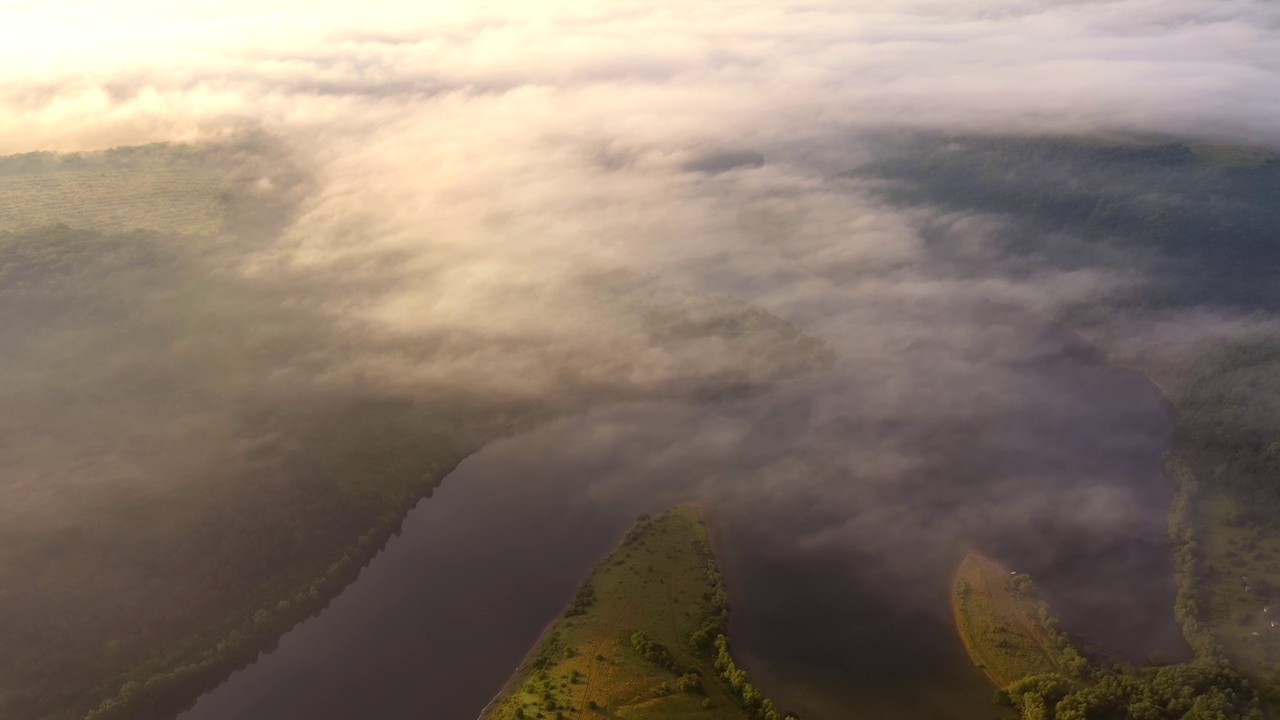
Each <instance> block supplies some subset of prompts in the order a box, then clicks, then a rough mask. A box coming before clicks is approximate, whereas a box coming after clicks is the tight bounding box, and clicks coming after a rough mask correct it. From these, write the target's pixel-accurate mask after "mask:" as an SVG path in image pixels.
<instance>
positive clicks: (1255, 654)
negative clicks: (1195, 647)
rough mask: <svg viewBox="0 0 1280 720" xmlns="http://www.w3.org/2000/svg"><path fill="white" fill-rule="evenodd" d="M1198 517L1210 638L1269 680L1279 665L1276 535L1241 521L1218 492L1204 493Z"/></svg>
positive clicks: (1279, 574) (1279, 545)
mask: <svg viewBox="0 0 1280 720" xmlns="http://www.w3.org/2000/svg"><path fill="white" fill-rule="evenodd" d="M1199 519H1200V521H1201V523H1200V529H1201V532H1200V533H1199V534H1200V536H1201V538H1202V540H1201V544H1200V550H1201V553H1202V558H1203V562H1204V564H1205V566H1206V567H1205V572H1204V573H1202V575H1203V588H1204V593H1205V597H1206V599H1207V601H1208V603H1207V604H1208V615H1207V618H1208V621H1209V624H1210V629H1211V631H1212V632H1213V635H1214V638H1215V639H1216V640H1217V641H1218V643H1219V644H1220V645H1221V646H1222V649H1223V652H1224V653H1225V654H1226V655H1227V657H1229V658H1230V659H1231V660H1232V662H1234V663H1236V664H1237V665H1238V666H1239V668H1240V669H1241V670H1242V671H1243V672H1245V673H1246V674H1248V675H1250V676H1252V677H1264V678H1267V679H1269V680H1272V679H1274V674H1275V672H1276V669H1277V667H1278V664H1280V537H1278V536H1277V535H1276V533H1275V532H1267V530H1266V529H1264V528H1262V527H1259V526H1256V525H1252V524H1249V523H1248V522H1246V521H1245V520H1244V519H1243V518H1242V514H1241V512H1240V510H1239V508H1238V507H1237V503H1236V501H1234V500H1233V499H1232V498H1231V497H1229V496H1227V495H1225V494H1223V493H1212V494H1206V496H1205V497H1204V498H1203V500H1202V503H1201V506H1200V513H1199Z"/></svg>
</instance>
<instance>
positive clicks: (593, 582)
mask: <svg viewBox="0 0 1280 720" xmlns="http://www.w3.org/2000/svg"><path fill="white" fill-rule="evenodd" d="M727 613H728V597H727V595H726V594H725V590H724V584H723V580H722V578H721V576H720V572H719V569H718V568H717V566H716V563H715V556H714V555H713V553H712V551H711V546H710V544H709V537H708V534H707V530H706V527H705V525H704V524H703V522H702V520H701V517H700V516H699V513H698V510H697V509H696V508H695V507H693V506H691V505H681V506H678V507H676V508H673V509H671V510H668V511H667V512H665V513H663V514H661V515H658V516H657V517H655V518H647V517H643V516H642V518H641V519H640V520H639V521H638V522H637V523H636V525H635V526H634V527H633V528H632V529H631V530H630V531H628V532H627V534H626V536H625V537H624V539H623V541H622V542H621V544H620V545H619V546H618V547H617V548H616V549H615V550H614V551H613V552H612V553H611V554H610V555H609V556H608V557H606V558H605V559H604V560H603V561H601V562H600V563H599V564H598V565H597V566H596V568H595V569H594V570H593V571H592V573H591V574H590V575H589V576H588V578H587V580H586V581H585V582H584V583H583V584H582V586H581V588H580V589H579V591H578V594H577V595H576V596H575V599H574V600H573V602H572V603H571V604H570V606H569V608H568V609H567V610H566V611H565V613H564V616H563V617H562V618H561V619H560V620H558V621H556V622H555V623H553V624H552V625H551V626H550V627H549V628H548V629H547V631H546V632H545V633H544V634H543V636H542V638H541V639H540V640H539V641H538V643H537V644H536V645H535V647H534V649H533V651H532V652H531V653H530V655H529V656H528V658H527V659H526V660H525V662H524V663H523V664H522V665H521V667H520V668H519V669H518V670H517V671H516V673H515V674H514V676H513V677H512V679H511V681H510V682H509V683H508V684H507V686H506V688H504V690H503V692H502V693H500V695H499V697H498V698H497V699H495V701H494V702H492V703H490V705H489V707H487V708H486V709H485V711H484V712H483V713H482V714H481V718H483V719H484V720H521V719H523V718H532V717H540V716H541V717H565V716H566V715H572V716H573V717H591V716H593V715H595V714H599V715H600V716H602V717H609V716H614V715H626V714H628V713H637V712H643V713H644V716H645V717H646V718H655V719H662V718H679V717H687V716H697V717H706V718H723V719H725V720H742V719H744V718H751V717H763V718H769V719H770V720H779V719H780V718H782V717H783V715H782V714H781V713H779V712H778V710H777V709H776V708H775V707H774V706H773V703H772V702H771V701H769V700H768V699H766V698H764V697H763V696H762V695H761V693H760V692H759V691H758V690H757V689H756V688H755V687H754V686H752V685H751V684H750V683H748V682H747V680H746V674H745V673H744V672H742V671H741V670H740V669H738V668H737V667H736V665H735V663H734V662H733V660H732V657H731V656H730V655H729V652H728V640H727V638H726V637H725V635H724V627H725V621H726V620H727Z"/></svg>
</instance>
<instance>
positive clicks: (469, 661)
mask: <svg viewBox="0 0 1280 720" xmlns="http://www.w3.org/2000/svg"><path fill="white" fill-rule="evenodd" d="M1015 330H1016V331H1015V332H1012V333H1011V334H1010V335H1009V336H1010V337H1014V338H1017V339H1016V341H1013V342H1011V343H1010V346H1009V347H1004V348H1002V349H1001V351H1000V353H999V356H998V362H995V363H994V364H996V365H998V366H999V367H1000V372H999V373H998V374H997V375H996V376H988V375H985V374H984V375H972V376H964V375H963V373H960V374H955V373H953V374H951V375H949V376H947V377H945V378H942V380H944V381H945V382H942V381H931V380H929V379H928V378H922V380H921V387H919V388H901V389H894V390H893V392H886V390H885V389H884V388H882V387H879V386H877V385H876V383H875V380H874V378H871V379H869V378H868V377H867V373H866V372H864V371H863V370H864V368H860V367H858V366H856V365H847V364H846V365H841V366H840V367H837V368H835V369H833V370H832V371H831V372H830V373H828V374H827V375H824V376H823V377H819V378H814V379H811V380H808V381H804V382H798V383H792V384H789V385H786V386H784V387H779V388H777V389H776V390H774V391H771V392H769V393H767V394H764V395H761V396H757V397H751V398H743V399H737V400H731V401H725V402H718V403H703V404H687V403H678V402H654V403H636V404H630V405H623V406H618V407H613V408H608V409H604V410H599V411H595V412H591V413H587V414H584V415H581V416H577V417H571V418H565V419H562V420H559V421H556V422H552V423H549V424H547V425H545V426H543V427H541V428H538V429H536V430H534V431H532V432H529V433H526V434H523V435H520V436H517V437H513V438H509V439H505V440H501V441H499V442H495V443H493V444H491V445H489V446H487V447H486V448H484V449H483V450H482V451H480V452H478V453H476V454H475V455H473V456H472V457H470V458H468V459H467V460H466V461H464V462H463V463H462V464H461V465H460V466H459V467H458V468H457V469H456V470H455V471H454V472H453V473H452V474H451V475H450V476H449V477H448V478H446V479H445V481H444V483H443V484H442V485H441V486H440V487H439V488H438V489H437V490H436V492H435V493H434V495H433V496H432V497H431V498H428V499H424V500H423V501H422V502H420V503H419V504H418V506H417V507H416V508H415V509H414V510H413V511H412V512H411V513H410V514H409V516H408V518H407V519H406V521H405V524H404V528H403V532H402V533H401V534H400V536H399V537H397V538H395V539H393V540H392V541H391V542H390V543H389V544H388V545H387V547H386V549H385V550H384V551H383V552H382V553H380V554H379V555H378V556H377V557H376V558H375V559H374V560H373V561H372V562H371V563H370V564H369V565H368V567H366V568H365V569H364V571H363V572H362V573H361V575H360V577H359V579H358V580H357V581H356V582H355V583H353V584H352V585H351V586H350V587H348V588H347V589H346V590H345V591H344V592H343V593H342V594H341V595H339V596H338V597H337V598H335V599H334V600H333V602H332V603H331V604H330V605H329V606H328V607H327V608H326V609H325V610H324V611H323V612H322V613H320V614H319V615H317V616H315V617H313V618H311V619H310V620H308V621H306V622H304V623H302V624H301V625H299V626H298V627H297V628H295V629H294V630H293V631H291V632H290V633H288V634H287V635H286V636H285V637H284V638H283V639H282V640H281V642H280V643H279V646H278V647H277V648H276V649H274V650H273V651H272V652H270V653H268V654H265V655H264V656H263V657H261V658H260V659H259V661H258V662H257V663H256V664H254V665H252V666H250V667H248V668H246V669H244V670H242V671H240V672H238V673H236V674H235V675H234V676H233V677H232V678H231V679H230V680H229V681H227V682H226V683H224V684H223V685H222V686H220V687H219V688H217V689H215V690H214V691H212V692H210V693H208V694H206V695H205V696H204V697H202V698H201V699H200V700H199V702H198V703H197V704H196V705H195V706H194V707H193V708H192V709H190V710H189V711H187V712H186V713H184V714H183V715H182V716H181V718H182V720H228V719H231V718H235V719H236V720H302V719H303V718H305V719H306V720H340V719H341V720H348V719H351V718H378V719H379V720H399V719H402V718H403V719H405V720H407V719H408V718H430V719H431V720H473V718H474V717H475V716H476V714H477V713H478V712H479V711H480V709H481V708H482V707H483V706H484V705H485V704H486V703H487V702H488V701H489V700H490V699H491V697H492V696H493V694H494V693H495V692H496V691H497V690H498V689H499V688H500V687H501V686H502V684H503V683H504V682H505V680H506V679H507V677H508V676H509V675H510V674H511V672H512V671H513V670H514V669H515V668H516V667H517V666H518V664H519V663H520V661H521V659H522V657H523V656H524V655H525V653H526V652H527V651H528V649H529V648H530V647H531V646H532V644H533V642H534V641H535V639H536V638H537V636H538V635H539V633H540V632H541V631H542V629H543V628H544V627H545V626H546V625H547V623H548V622H550V621H551V620H552V619H554V618H555V617H556V616H557V615H558V614H559V613H560V611H561V610H562V609H563V607H564V606H565V605H566V604H567V602H568V601H569V599H570V598H571V597H572V596H573V594H574V592H575V590H576V587H577V585H578V583H579V582H580V580H581V578H582V577H583V576H584V575H585V573H586V572H587V570H588V569H589V568H590V567H591V566H592V565H593V564H594V563H595V562H596V561H597V560H598V559H599V558H600V557H601V556H603V555H604V554H606V553H607V552H608V551H609V549H610V548H611V547H612V546H613V544H614V543H615V542H616V540H617V539H618V537H619V536H620V535H621V533H622V532H623V531H624V530H625V528H626V527H627V526H629V524H630V523H631V521H632V519H633V518H634V517H635V516H636V515H637V514H638V513H640V512H652V511H655V510H660V509H662V508H664V507H666V506H669V505H671V504H674V503H676V502H680V501H683V500H689V499H692V500H696V501H698V502H699V503H700V504H701V505H702V506H703V508H704V509H705V512H706V513H707V516H708V520H709V524H710V526H711V528H712V531H713V537H714V541H715V544H716V547H717V550H718V552H719V554H720V557H721V561H722V565H723V568H724V571H725V574H726V580H727V583H728V589H729V592H730V597H731V598H732V600H733V616H732V620H731V636H732V641H733V644H734V649H735V654H737V655H738V656H739V657H740V660H741V664H742V666H743V667H744V668H745V669H747V670H748V672H749V673H750V674H751V675H752V677H753V678H754V680H755V682H756V684H758V685H759V686H761V687H762V689H763V690H764V691H765V692H766V694H768V695H770V696H772V697H774V698H775V700H777V701H778V704H779V705H780V706H781V707H783V708H788V709H796V710H799V711H801V712H802V713H803V715H804V717H805V718H806V720H843V719H844V718H856V717H875V718H890V719H891V720H892V719H897V718H902V719H903V720H906V719H907V718H921V717H930V718H939V719H941V720H970V719H976V718H990V717H992V716H993V715H994V714H995V713H996V708H995V707H994V706H993V705H992V702H991V696H992V690H991V688H990V687H989V685H988V684H987V682H986V680H985V679H984V678H983V677H982V676H981V674H980V673H979V672H978V671H977V670H976V669H974V668H973V667H972V666H971V665H970V664H969V662H968V659H967V656H966V655H965V653H964V650H963V648H962V647H961V645H960V643H959V640H958V639H957V637H956V635H955V631H954V629H953V627H952V625H951V621H950V615H949V610H948V606H947V594H948V591H949V582H950V578H951V573H952V571H953V570H954V566H955V563H956V562H957V561H958V560H959V558H960V557H961V556H962V555H963V553H964V551H965V549H966V548H967V547H969V546H976V547H980V548H982V549H984V550H985V551H987V552H989V553H991V554H993V555H996V556H998V557H1000V559H1001V560H1002V561H1004V562H1006V563H1008V564H1010V565H1011V566H1013V567H1016V568H1017V569H1019V570H1023V571H1027V572H1030V573H1031V574H1032V575H1033V577H1035V578H1036V580H1037V582H1038V584H1039V585H1041V587H1042V588H1043V589H1044V590H1045V592H1046V594H1047V595H1048V597H1049V599H1050V601H1051V602H1052V603H1053V605H1054V608H1055V610H1056V611H1057V613H1058V614H1059V615H1060V616H1061V618H1062V619H1063V621H1064V626H1065V627H1066V629H1068V630H1069V631H1072V632H1076V633H1079V634H1081V635H1082V636H1083V637H1085V638H1086V639H1087V640H1088V641H1090V642H1092V643H1095V644H1096V645H1098V646H1099V648H1100V649H1102V650H1104V651H1105V652H1107V653H1108V654H1111V655H1118V656H1122V657H1127V658H1130V659H1135V660H1141V659H1143V658H1145V657H1146V656H1148V655H1153V654H1154V655H1161V656H1164V657H1169V658H1178V657H1183V656H1185V654H1186V648H1185V647H1184V645H1183V644H1182V642H1181V640H1180V638H1179V636H1178V633H1177V629H1176V626H1175V625H1174V623H1173V619H1172V604H1173V585H1172V578H1171V576H1170V564H1169V552H1168V547H1167V545H1166V544H1165V537H1164V526H1165V525H1164V521H1165V512H1166V510H1167V507H1168V502H1169V499H1170V495H1171V491H1170V488H1169V486H1168V483H1167V482H1166V481H1165V479H1164V477H1163V475H1162V473H1161V470H1160V456H1161V454H1162V453H1163V451H1164V450H1165V449H1166V448H1167V446H1168V441H1169V434H1170V432H1171V418H1170V415H1169V412H1168V410H1167V408H1166V407H1165V405H1164V402H1163V400H1162V398H1161V396H1160V394H1159V392H1158V391H1157V390H1156V389H1155V388H1154V387H1153V386H1151V384H1150V383H1149V382H1147V381H1146V380H1145V378H1143V377H1142V376H1141V375H1140V374H1138V373H1134V372H1131V371H1126V370H1121V369H1118V368H1114V367H1111V366H1109V365H1108V364H1107V363H1106V362H1105V361H1104V359H1103V358H1102V357H1101V356H1100V355H1099V354H1098V353H1097V352H1095V351H1093V350H1092V349H1091V348H1089V347H1088V346H1087V345H1085V344H1084V343H1082V342H1081V341H1080V340H1079V339H1078V338H1075V337H1074V336H1072V335H1071V333H1069V332H1066V331H1064V330H1061V329H1058V328H1054V327H1048V328H1045V327H1044V326H1043V324H1040V325H1034V326H1033V325H1031V324H1029V323H1028V324H1021V325H1019V326H1018V327H1017V328H1015ZM984 362H987V360H984ZM966 377H967V379H968V380H971V381H973V382H972V383H971V384H969V385H958V384H957V383H959V382H960V381H963V380H966ZM950 386H954V387H956V388H962V389H963V392H962V391H961V390H960V389H957V390H955V391H954V392H953V391H951V390H939V388H945V387H950ZM991 388H1005V390H1004V391H1000V394H999V396H998V397H993V396H991V395H989V393H990V392H992V390H991ZM927 393H933V394H934V395H938V399H937V403H936V405H935V406H932V407H922V404H921V403H920V402H919V401H918V398H919V397H920V396H922V395H925V394H927ZM895 397H897V398H899V400H897V401H894V400H892V398H895ZM886 398H890V399H889V400H886ZM903 398H905V399H903ZM975 398H977V399H976V400H975Z"/></svg>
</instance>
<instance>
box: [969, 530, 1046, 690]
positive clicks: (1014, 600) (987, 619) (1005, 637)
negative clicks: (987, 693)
mask: <svg viewBox="0 0 1280 720" xmlns="http://www.w3.org/2000/svg"><path fill="white" fill-rule="evenodd" d="M1017 577H1018V576H1015V575H1011V574H1010V572H1009V570H1008V569H1006V568H1005V567H1004V566H1002V565H1000V564H999V563H997V562H996V561H995V560H992V559H991V558H988V557H986V556H984V555H981V554H979V553H976V552H973V551H970V552H969V553H968V554H966V555H965V557H964V560H962V561H961V562H960V566H959V567H958V568H956V576H955V587H954V588H953V589H952V593H951V609H952V611H953V613H954V615H955V621H956V629H957V630H958V631H959V633H960V639H961V640H962V641H963V642H964V646H965V649H966V650H968V651H969V657H970V658H972V659H973V662H974V664H975V665H976V666H977V667H978V668H979V669H981V670H982V671H983V672H984V673H986V675H987V677H989V678H991V681H992V682H994V683H995V684H996V685H998V686H1000V687H1005V686H1007V685H1009V684H1010V683H1012V682H1014V681H1016V680H1019V679H1021V678H1024V677H1027V676H1030V675H1039V674H1043V673H1054V672H1059V668H1058V664H1057V662H1055V660H1054V658H1055V657H1056V656H1057V650H1056V649H1055V648H1054V646H1053V643H1052V642H1051V640H1050V639H1049V637H1048V636H1047V635H1046V634H1045V631H1044V627H1043V626H1042V625H1041V623H1040V620H1039V619H1038V616H1037V613H1038V612H1039V603H1038V601H1037V600H1036V598H1035V597H1034V596H1033V595H1030V594H1027V593H1024V592H1020V591H1019V590H1018V589H1017V587H1015V580H1016V578H1017Z"/></svg>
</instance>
